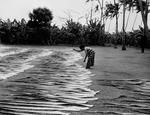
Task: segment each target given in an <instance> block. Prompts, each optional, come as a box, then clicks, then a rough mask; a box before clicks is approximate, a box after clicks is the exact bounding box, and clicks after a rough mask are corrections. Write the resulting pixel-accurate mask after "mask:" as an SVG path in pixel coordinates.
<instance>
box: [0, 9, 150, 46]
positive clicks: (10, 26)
mask: <svg viewBox="0 0 150 115" xmlns="http://www.w3.org/2000/svg"><path fill="white" fill-rule="evenodd" d="M29 18H30V20H28V21H27V22H26V21H25V19H22V20H21V21H17V20H16V19H14V20H13V21H10V20H9V19H8V20H7V21H3V20H0V41H1V43H3V44H32V45H56V44H71V45H77V44H86V45H101V46H105V45H107V44H120V45H121V44H122V36H123V33H122V32H120V33H117V36H118V37H116V34H115V33H114V34H110V33H106V32H105V31H104V25H103V24H101V23H100V21H98V20H96V19H90V20H89V21H88V23H87V25H82V24H80V23H79V22H75V21H73V19H68V20H67V21H66V23H65V25H64V26H63V27H61V28H59V27H58V26H56V25H52V24H51V22H52V19H53V15H52V12H51V11H50V10H49V9H47V8H37V9H34V10H33V12H31V13H30V14H29ZM142 37H143V28H142V27H140V29H139V30H135V31H133V32H129V33H126V36H125V38H126V39H125V43H126V45H130V46H136V47H139V46H140V44H141V38H142ZM146 43H147V44H146V46H147V47H148V46H150V41H149V40H147V42H146Z"/></svg>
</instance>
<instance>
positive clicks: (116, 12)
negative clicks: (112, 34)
mask: <svg viewBox="0 0 150 115" xmlns="http://www.w3.org/2000/svg"><path fill="white" fill-rule="evenodd" d="M114 5H115V6H116V0H114ZM116 7H117V6H116ZM115 14H116V39H115V44H114V45H115V46H114V48H117V39H118V11H117V8H116V9H115Z"/></svg>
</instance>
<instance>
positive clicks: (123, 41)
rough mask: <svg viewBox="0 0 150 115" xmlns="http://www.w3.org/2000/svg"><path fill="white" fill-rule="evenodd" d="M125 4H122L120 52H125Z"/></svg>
mask: <svg viewBox="0 0 150 115" xmlns="http://www.w3.org/2000/svg"><path fill="white" fill-rule="evenodd" d="M125 7H126V4H125V1H124V2H123V26H122V31H123V38H122V50H126V46H125V11H126V8H125Z"/></svg>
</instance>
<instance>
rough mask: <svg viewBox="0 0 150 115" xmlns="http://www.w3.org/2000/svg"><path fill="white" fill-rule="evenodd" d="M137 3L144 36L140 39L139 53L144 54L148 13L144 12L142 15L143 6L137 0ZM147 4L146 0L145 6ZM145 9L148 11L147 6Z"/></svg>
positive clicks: (139, 0)
mask: <svg viewBox="0 0 150 115" xmlns="http://www.w3.org/2000/svg"><path fill="white" fill-rule="evenodd" d="M138 2H139V6H140V10H141V16H142V20H143V24H144V36H143V38H142V39H141V52H142V53H144V48H145V42H146V38H148V25H147V15H148V12H147V10H146V12H145V14H144V10H143V5H142V2H141V0H138ZM147 2H148V1H147V0H146V4H147ZM146 9H148V5H147V8H146Z"/></svg>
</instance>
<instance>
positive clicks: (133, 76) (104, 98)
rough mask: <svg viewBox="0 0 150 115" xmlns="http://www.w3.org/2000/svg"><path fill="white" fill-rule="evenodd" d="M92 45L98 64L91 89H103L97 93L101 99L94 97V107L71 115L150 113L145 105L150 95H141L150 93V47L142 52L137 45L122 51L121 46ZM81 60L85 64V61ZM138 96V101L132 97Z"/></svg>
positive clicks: (142, 114)
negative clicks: (136, 47)
mask: <svg viewBox="0 0 150 115" xmlns="http://www.w3.org/2000/svg"><path fill="white" fill-rule="evenodd" d="M92 48H93V49H94V50H95V51H96V60H95V67H94V68H92V69H90V70H91V71H92V73H94V74H95V76H93V77H92V78H91V79H92V81H93V82H92V86H91V89H93V90H95V91H99V93H97V95H96V97H97V98H98V100H95V101H90V103H91V104H92V105H93V107H92V108H90V109H89V110H86V111H81V112H77V113H72V114H71V115H122V114H130V115H148V114H150V111H149V110H150V108H145V109H144V108H143V109H142V107H141V106H142V104H143V101H144V102H145V101H147V102H148V103H146V105H150V102H149V98H148V97H144V96H143V97H142V95H140V93H143V95H150V92H149V91H150V77H149V76H150V50H146V51H145V53H144V54H142V53H141V52H140V49H135V48H127V50H126V51H122V50H121V47H119V48H117V49H114V48H111V47H92ZM80 63H81V64H83V62H82V61H81V62H80ZM83 65H84V64H83ZM84 66H85V65H84ZM145 84H146V85H145ZM139 87H140V89H141V92H140V89H139V90H138V88H139ZM138 91H139V92H138ZM144 91H145V92H144ZM138 93H139V94H138ZM137 95H138V96H137ZM139 95H140V96H139ZM129 98H130V99H129ZM134 98H135V99H137V103H136V100H132V99H134ZM141 100H143V101H141ZM140 101H141V103H140ZM140 104H141V106H140ZM131 105H135V107H134V106H133V107H132V106H131ZM130 107H131V108H130ZM140 107H141V109H139V108H140ZM137 109H139V110H137Z"/></svg>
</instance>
